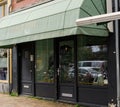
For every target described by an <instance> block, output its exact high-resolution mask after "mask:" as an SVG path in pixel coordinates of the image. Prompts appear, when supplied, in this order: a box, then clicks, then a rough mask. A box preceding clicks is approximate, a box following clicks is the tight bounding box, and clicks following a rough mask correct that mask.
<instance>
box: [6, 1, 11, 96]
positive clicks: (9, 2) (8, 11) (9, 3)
mask: <svg viewBox="0 0 120 107" xmlns="http://www.w3.org/2000/svg"><path fill="white" fill-rule="evenodd" d="M7 4H8V9H7V13H8V14H7V15H9V14H10V12H11V5H12V0H7ZM8 56H9V79H8V82H9V94H11V90H12V49H9V55H8Z"/></svg>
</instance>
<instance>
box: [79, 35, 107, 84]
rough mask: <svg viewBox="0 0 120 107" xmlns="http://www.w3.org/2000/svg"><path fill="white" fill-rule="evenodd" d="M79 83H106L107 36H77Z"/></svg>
mask: <svg viewBox="0 0 120 107" xmlns="http://www.w3.org/2000/svg"><path fill="white" fill-rule="evenodd" d="M77 40H78V80H79V84H85V85H101V86H103V85H107V84H108V76H107V75H108V69H107V38H103V37H92V36H81V37H78V39H77Z"/></svg>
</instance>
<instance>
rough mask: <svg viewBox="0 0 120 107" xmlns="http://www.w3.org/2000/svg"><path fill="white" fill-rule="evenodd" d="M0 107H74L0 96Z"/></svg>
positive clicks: (25, 98) (46, 101)
mask: <svg viewBox="0 0 120 107" xmlns="http://www.w3.org/2000/svg"><path fill="white" fill-rule="evenodd" d="M0 107H75V105H72V104H66V103H60V102H54V101H48V100H41V99H35V98H29V97H25V96H19V97H15V96H10V95H6V94H0Z"/></svg>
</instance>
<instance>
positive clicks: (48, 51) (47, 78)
mask: <svg viewBox="0 0 120 107" xmlns="http://www.w3.org/2000/svg"><path fill="white" fill-rule="evenodd" d="M53 53H54V52H53V40H51V39H50V40H42V41H38V42H36V73H35V75H36V82H47V83H53V82H54V55H53Z"/></svg>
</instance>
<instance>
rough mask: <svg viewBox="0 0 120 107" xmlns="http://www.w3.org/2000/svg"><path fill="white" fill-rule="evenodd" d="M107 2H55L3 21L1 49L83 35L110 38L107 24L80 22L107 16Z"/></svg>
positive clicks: (90, 0)
mask: <svg viewBox="0 0 120 107" xmlns="http://www.w3.org/2000/svg"><path fill="white" fill-rule="evenodd" d="M105 5H106V4H105V0H54V1H51V2H49V3H45V4H42V5H38V6H36V7H33V8H30V9H27V10H24V11H21V12H17V13H14V14H11V15H8V16H6V17H3V18H1V19H0V46H5V45H12V44H17V43H22V42H28V41H35V40H41V39H48V38H55V37H63V36H69V35H76V34H78V35H79V34H83V35H93V36H108V29H107V26H106V25H105V24H103V25H97V24H92V25H88V26H83V27H78V26H77V25H76V23H75V21H76V19H79V18H82V17H88V16H94V15H99V14H103V13H105V11H106V6H105Z"/></svg>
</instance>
